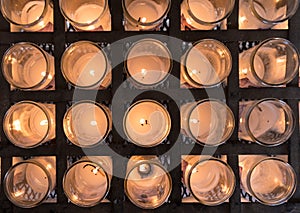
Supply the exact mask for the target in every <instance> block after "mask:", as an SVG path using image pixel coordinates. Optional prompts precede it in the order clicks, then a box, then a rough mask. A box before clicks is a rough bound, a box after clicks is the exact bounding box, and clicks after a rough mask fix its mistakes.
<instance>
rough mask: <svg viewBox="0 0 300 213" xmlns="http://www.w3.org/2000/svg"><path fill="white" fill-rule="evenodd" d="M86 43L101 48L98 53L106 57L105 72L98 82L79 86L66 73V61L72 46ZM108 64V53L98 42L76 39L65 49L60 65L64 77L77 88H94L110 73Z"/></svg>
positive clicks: (75, 46) (77, 46)
mask: <svg viewBox="0 0 300 213" xmlns="http://www.w3.org/2000/svg"><path fill="white" fill-rule="evenodd" d="M84 44H88V45H92V46H94V47H96V48H97V49H98V50H99V52H97V53H96V54H99V53H101V54H102V55H103V56H104V58H105V72H104V73H103V76H102V77H101V78H100V79H99V80H98V81H97V82H96V83H94V84H91V85H88V86H79V85H77V84H76V83H74V82H73V81H71V80H70V78H69V77H68V75H67V74H66V73H65V72H66V69H65V65H64V61H65V60H66V59H65V58H66V57H67V56H68V54H69V53H70V51H71V49H72V48H79V47H80V45H84ZM108 64H109V61H108V58H107V55H106V53H105V52H104V50H103V49H102V48H101V47H100V46H99V45H98V44H97V43H95V42H92V41H88V40H81V41H76V42H74V43H72V44H70V46H68V47H67V48H66V49H65V51H64V52H63V54H62V56H61V62H60V67H61V73H62V75H63V77H64V78H65V80H66V81H67V82H68V83H69V84H71V85H72V86H73V87H75V88H79V89H89V88H93V87H95V86H97V85H98V84H100V82H101V81H103V80H104V78H105V77H106V75H107V74H108V69H109V65H108ZM99 86H100V85H99Z"/></svg>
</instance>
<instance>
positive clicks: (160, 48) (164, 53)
mask: <svg viewBox="0 0 300 213" xmlns="http://www.w3.org/2000/svg"><path fill="white" fill-rule="evenodd" d="M125 64H126V71H127V72H128V74H129V77H131V78H132V79H131V80H133V81H132V82H133V84H134V85H135V86H137V87H151V86H155V85H157V84H159V83H161V82H162V81H163V80H165V79H166V77H167V76H168V74H169V72H170V69H171V53H170V52H169V50H168V49H167V47H166V46H165V45H164V44H163V43H161V42H160V41H158V40H153V39H143V40H140V41H138V42H136V43H135V44H133V46H132V47H131V49H130V50H129V51H128V55H127V58H126V62H125Z"/></svg>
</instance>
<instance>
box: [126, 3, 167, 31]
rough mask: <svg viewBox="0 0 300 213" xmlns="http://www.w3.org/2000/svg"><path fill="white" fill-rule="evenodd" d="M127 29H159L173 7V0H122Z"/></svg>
mask: <svg viewBox="0 0 300 213" xmlns="http://www.w3.org/2000/svg"><path fill="white" fill-rule="evenodd" d="M122 6H123V15H124V28H125V30H127V31H141V30H159V27H160V26H161V25H162V23H163V21H164V19H165V18H166V17H167V14H168V12H169V10H170V7H171V0H161V1H155V0H122Z"/></svg>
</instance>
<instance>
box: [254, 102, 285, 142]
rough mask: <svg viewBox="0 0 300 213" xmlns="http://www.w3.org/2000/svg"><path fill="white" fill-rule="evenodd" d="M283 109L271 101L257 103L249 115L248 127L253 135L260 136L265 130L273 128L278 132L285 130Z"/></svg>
mask: <svg viewBox="0 0 300 213" xmlns="http://www.w3.org/2000/svg"><path fill="white" fill-rule="evenodd" d="M284 117H285V116H284V111H283V109H280V108H278V107H276V106H274V104H272V103H267V102H265V103H262V104H259V108H258V107H256V108H254V109H253V111H252V112H251V114H250V117H249V128H250V131H251V132H252V134H253V135H254V136H255V137H260V136H261V135H263V134H265V133H266V132H268V131H270V130H271V129H274V130H276V131H278V132H279V133H283V132H284V131H285V122H284V121H285V120H284Z"/></svg>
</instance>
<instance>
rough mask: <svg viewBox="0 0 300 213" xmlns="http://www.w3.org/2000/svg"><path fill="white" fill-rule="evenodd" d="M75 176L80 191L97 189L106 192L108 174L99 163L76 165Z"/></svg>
mask: <svg viewBox="0 0 300 213" xmlns="http://www.w3.org/2000/svg"><path fill="white" fill-rule="evenodd" d="M74 178H75V179H74V180H75V184H76V186H77V190H79V191H86V190H88V191H97V193H103V194H104V193H105V192H106V187H107V185H108V183H107V175H106V174H105V173H104V170H103V169H102V168H100V167H99V166H98V165H97V164H93V163H82V164H80V165H78V166H76V168H75V174H74ZM99 190H100V191H99Z"/></svg>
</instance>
